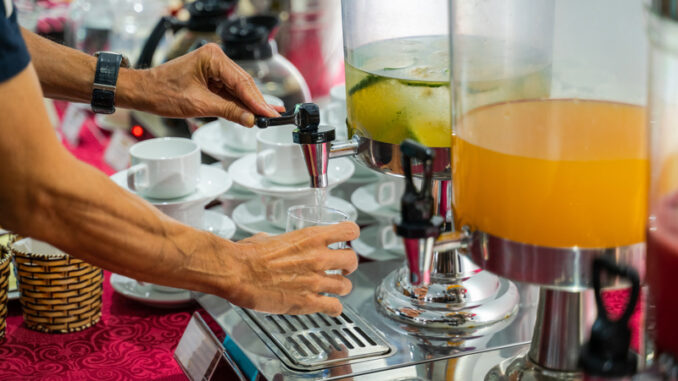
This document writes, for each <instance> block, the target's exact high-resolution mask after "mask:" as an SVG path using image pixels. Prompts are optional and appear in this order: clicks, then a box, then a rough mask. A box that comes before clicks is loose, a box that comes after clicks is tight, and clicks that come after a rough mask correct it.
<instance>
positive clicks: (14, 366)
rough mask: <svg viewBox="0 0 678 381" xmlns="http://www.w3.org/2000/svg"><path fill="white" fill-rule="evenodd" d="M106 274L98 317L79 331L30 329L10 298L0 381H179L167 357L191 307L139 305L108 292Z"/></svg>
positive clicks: (0, 347) (1, 344) (175, 367)
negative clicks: (50, 331) (157, 307)
mask: <svg viewBox="0 0 678 381" xmlns="http://www.w3.org/2000/svg"><path fill="white" fill-rule="evenodd" d="M109 278H110V274H109V273H106V277H105V280H104V295H103V310H102V312H103V317H102V320H101V321H100V322H99V323H98V324H97V325H95V326H94V327H91V328H89V329H86V330H84V331H82V332H77V333H68V334H46V333H39V332H35V331H33V330H30V329H28V328H26V327H25V326H24V325H23V318H22V317H21V306H20V304H19V302H18V301H15V302H11V303H10V308H9V311H10V316H9V317H8V319H7V338H6V339H5V340H4V341H3V342H0V380H17V379H26V380H30V379H35V380H38V379H39V380H98V381H104V380H185V379H186V377H185V376H184V375H183V373H182V371H181V369H180V368H179V366H178V365H177V363H176V361H175V360H174V358H173V357H172V355H173V353H174V349H175V348H176V345H177V343H178V341H179V339H180V338H181V335H182V334H183V332H184V329H185V328H186V324H188V320H189V319H190V316H191V313H192V311H193V310H194V309H195V307H188V308H185V309H182V310H162V309H156V308H151V307H147V306H144V305H143V304H139V303H137V302H134V301H131V300H129V299H126V298H124V297H122V296H120V295H118V294H116V293H115V292H113V290H112V288H111V286H110V283H109Z"/></svg>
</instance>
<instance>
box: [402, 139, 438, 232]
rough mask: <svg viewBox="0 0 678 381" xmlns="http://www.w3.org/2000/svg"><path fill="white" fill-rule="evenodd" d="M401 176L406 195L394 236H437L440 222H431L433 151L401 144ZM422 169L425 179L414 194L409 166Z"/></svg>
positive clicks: (414, 143)
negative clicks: (419, 166) (414, 165)
mask: <svg viewBox="0 0 678 381" xmlns="http://www.w3.org/2000/svg"><path fill="white" fill-rule="evenodd" d="M400 152H401V154H402V158H401V160H402V165H403V172H404V173H405V193H403V197H402V199H401V201H400V205H401V219H400V221H399V223H398V224H397V225H396V232H397V233H398V235H400V236H401V237H405V238H427V237H432V236H438V235H439V234H440V222H439V221H438V222H434V221H433V212H434V208H433V192H432V189H433V159H434V158H435V152H434V151H433V149H431V148H429V147H426V146H424V145H421V144H419V143H417V142H415V141H413V140H405V141H403V142H402V143H401V144H400ZM413 161H414V164H417V165H419V164H420V165H422V166H423V167H424V168H423V171H422V172H423V174H424V177H423V179H422V184H421V189H420V190H417V187H416V186H415V185H414V181H413V178H412V165H413Z"/></svg>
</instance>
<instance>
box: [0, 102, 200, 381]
mask: <svg viewBox="0 0 678 381" xmlns="http://www.w3.org/2000/svg"><path fill="white" fill-rule="evenodd" d="M64 106H65V104H62V103H59V104H58V105H57V111H58V113H59V114H61V113H62V111H63V108H64ZM102 133H103V132H102ZM101 138H102V136H99V139H101ZM107 144H108V138H107V137H105V139H104V140H102V141H99V140H98V139H97V138H96V137H95V136H94V135H93V134H92V132H91V131H90V130H89V129H88V128H83V129H82V131H81V133H80V141H79V144H78V146H77V147H70V146H68V145H67V144H66V147H67V148H68V149H69V151H71V153H73V154H74V155H75V156H76V157H77V158H79V159H80V160H82V161H85V162H87V163H89V164H91V165H93V166H95V167H96V168H99V169H100V170H102V171H103V172H105V173H107V174H111V173H113V170H112V169H111V168H110V167H108V165H106V163H105V162H104V161H103V153H104V150H105V149H106V145H107ZM109 278H110V274H109V273H106V277H105V280H104V295H103V310H102V312H103V317H102V320H101V322H99V323H98V324H97V325H95V326H94V327H91V328H89V329H86V330H84V331H82V332H78V333H69V334H45V333H39V332H35V331H32V330H30V329H28V328H26V327H25V326H24V325H23V318H22V317H21V306H20V304H19V302H18V301H13V302H10V306H9V317H8V319H7V337H6V339H4V340H2V341H0V380H17V379H22V380H24V379H25V380H31V379H35V380H98V381H104V380H185V379H186V377H185V376H184V375H183V373H182V371H181V369H180V368H179V366H178V365H177V363H176V361H175V360H174V358H173V357H172V355H173V353H174V349H175V347H176V345H177V343H178V341H179V338H181V335H182V334H183V332H184V329H185V328H186V324H188V320H189V319H190V316H191V313H192V312H193V310H195V308H196V307H189V308H185V309H182V310H163V309H156V308H152V307H147V306H145V305H143V304H140V303H137V302H134V301H131V300H128V299H126V298H124V297H122V296H120V295H118V294H116V293H115V292H114V291H113V289H112V288H111V286H110V283H109Z"/></svg>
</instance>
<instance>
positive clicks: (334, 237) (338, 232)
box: [320, 222, 360, 246]
mask: <svg viewBox="0 0 678 381" xmlns="http://www.w3.org/2000/svg"><path fill="white" fill-rule="evenodd" d="M327 227H328V228H330V229H328V230H327V231H326V232H324V234H323V235H322V236H321V237H320V238H321V239H323V242H324V243H325V246H329V245H331V244H333V243H335V242H348V241H353V240H354V239H357V238H358V237H359V236H360V228H359V227H358V225H356V224H355V223H353V222H341V223H339V224H335V225H331V226H327Z"/></svg>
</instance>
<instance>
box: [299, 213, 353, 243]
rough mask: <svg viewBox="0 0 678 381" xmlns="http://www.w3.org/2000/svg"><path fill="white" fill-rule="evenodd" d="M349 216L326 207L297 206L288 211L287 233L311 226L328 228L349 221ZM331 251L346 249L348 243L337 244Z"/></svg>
mask: <svg viewBox="0 0 678 381" xmlns="http://www.w3.org/2000/svg"><path fill="white" fill-rule="evenodd" d="M349 220H350V217H349V216H348V214H346V213H344V212H342V211H341V210H337V209H332V208H328V207H325V206H308V205H297V206H292V207H290V208H289V209H288V210H287V228H286V231H287V232H291V231H294V230H299V229H303V228H307V227H310V226H327V225H334V224H338V223H340V222H344V221H349ZM329 247H330V249H345V248H346V242H336V243H333V244H332V245H330V246H329Z"/></svg>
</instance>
